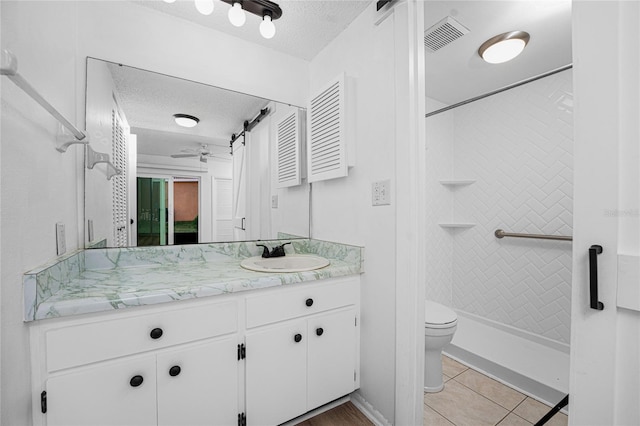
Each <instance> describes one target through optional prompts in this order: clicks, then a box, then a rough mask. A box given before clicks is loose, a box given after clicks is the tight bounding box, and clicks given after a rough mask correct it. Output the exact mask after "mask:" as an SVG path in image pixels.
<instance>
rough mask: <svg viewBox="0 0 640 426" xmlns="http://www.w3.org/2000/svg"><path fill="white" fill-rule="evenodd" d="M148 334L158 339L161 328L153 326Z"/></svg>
mask: <svg viewBox="0 0 640 426" xmlns="http://www.w3.org/2000/svg"><path fill="white" fill-rule="evenodd" d="M149 336H151V338H152V339H159V338H161V337H162V329H161V328H154V329H153V330H151V333H149Z"/></svg>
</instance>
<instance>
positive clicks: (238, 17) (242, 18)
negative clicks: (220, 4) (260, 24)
mask: <svg viewBox="0 0 640 426" xmlns="http://www.w3.org/2000/svg"><path fill="white" fill-rule="evenodd" d="M228 16H229V22H231V24H232V25H233V26H234V27H241V26H243V25H244V23H245V22H246V20H247V14H246V13H244V10H243V9H242V3H241V1H240V0H235V1H234V2H233V6H231V9H229V14H228Z"/></svg>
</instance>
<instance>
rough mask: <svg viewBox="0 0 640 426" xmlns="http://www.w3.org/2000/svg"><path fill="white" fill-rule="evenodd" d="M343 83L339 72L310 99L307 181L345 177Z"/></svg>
mask: <svg viewBox="0 0 640 426" xmlns="http://www.w3.org/2000/svg"><path fill="white" fill-rule="evenodd" d="M344 85H345V76H344V74H341V75H340V76H338V77H336V78H335V79H333V80H331V81H330V82H329V83H328V84H327V85H326V86H325V87H324V88H323V89H322V90H320V91H318V92H317V94H316V95H315V96H313V97H312V98H311V102H310V104H309V109H308V114H309V120H308V123H309V124H308V134H309V137H308V138H307V177H308V179H309V182H316V181H320V180H326V179H334V178H338V177H342V176H347V173H348V166H347V158H346V140H345V109H346V107H345V87H344Z"/></svg>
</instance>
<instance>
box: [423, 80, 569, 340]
mask: <svg viewBox="0 0 640 426" xmlns="http://www.w3.org/2000/svg"><path fill="white" fill-rule="evenodd" d="M572 114H573V94H572V72H571V71H564V72H562V73H559V74H555V75H553V76H550V77H546V78H544V79H541V80H538V81H535V82H532V83H529V84H527V85H524V86H520V87H517V88H515V89H511V90H509V91H506V92H503V93H500V94H497V95H494V96H491V97H489V98H486V99H483V100H481V101H477V102H474V103H471V104H467V105H464V106H461V107H458V108H456V109H454V110H450V111H447V112H444V113H441V114H439V115H435V116H432V117H429V118H427V119H426V122H427V132H428V141H429V142H428V146H429V149H428V150H427V163H428V164H432V165H433V167H432V168H431V171H435V172H436V173H442V174H441V175H440V176H431V175H430V176H429V178H428V179H429V181H427V188H428V190H429V191H430V193H431V194H432V196H433V198H432V199H431V200H430V202H429V205H430V206H431V208H430V209H429V211H430V212H431V213H432V214H431V215H428V217H427V220H428V221H433V220H435V221H436V222H447V221H451V219H455V220H458V221H461V222H471V223H475V224H476V225H475V226H474V227H473V228H470V229H438V228H439V227H438V226H437V225H434V224H433V223H429V224H428V226H429V231H428V232H429V233H428V234H427V238H428V240H429V244H430V245H432V244H435V245H436V246H437V247H438V248H440V245H441V244H442V249H441V250H435V249H431V251H432V252H433V256H434V257H435V258H434V260H436V261H437V262H439V263H440V264H441V265H444V266H436V265H430V266H429V268H430V269H432V270H433V273H434V274H435V275H434V276H435V277H436V278H437V279H441V280H443V281H446V280H447V279H451V284H450V288H451V289H452V292H453V299H452V301H451V302H452V304H451V305H452V306H453V307H455V308H456V309H460V310H463V311H466V312H470V313H473V314H475V315H479V316H481V317H484V318H488V319H491V320H493V321H497V322H500V323H503V324H507V325H510V326H513V327H516V328H519V329H522V330H525V331H528V332H531V333H533V334H537V335H540V336H544V337H547V338H549V339H552V340H555V341H558V342H561V343H565V344H567V343H569V334H570V333H569V331H570V308H571V262H572V259H571V257H572V251H571V247H572V245H571V243H570V242H556V241H543V240H523V239H513V238H504V239H501V240H499V239H497V238H495V237H494V235H493V233H494V231H495V230H496V229H504V230H506V231H508V232H522V233H534V234H557V235H572V230H573V228H572V219H573V215H572V203H573V155H572V153H573V122H572V121H573V116H572ZM447 139H448V140H447ZM447 156H449V157H447ZM434 157H435V158H434ZM450 177H456V178H462V179H475V180H476V182H475V183H474V184H472V185H468V186H462V187H458V188H450V189H447V188H445V189H441V188H442V186H441V185H440V186H441V188H438V186H439V185H438V184H437V183H435V182H434V179H436V180H437V179H446V178H450ZM434 214H441V215H447V216H442V217H433V215H434ZM452 243H453V246H452V247H451V244H452ZM451 248H452V252H450V249H451ZM436 251H439V252H436ZM448 255H452V258H449V259H446V257H445V256H448ZM430 259H431V257H430ZM448 268H450V271H452V274H451V275H449V274H448V271H447V269H448ZM428 276H429V274H428ZM448 291H449V289H448V288H447V285H446V284H443V283H441V282H433V281H427V294H428V295H430V296H431V297H433V298H435V299H436V300H443V301H445V302H446V296H447V293H448Z"/></svg>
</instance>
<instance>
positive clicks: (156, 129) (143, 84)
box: [109, 63, 269, 155]
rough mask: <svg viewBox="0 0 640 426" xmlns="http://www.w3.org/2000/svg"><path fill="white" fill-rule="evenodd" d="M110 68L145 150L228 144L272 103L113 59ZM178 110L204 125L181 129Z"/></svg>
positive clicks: (161, 151) (154, 151)
mask: <svg viewBox="0 0 640 426" xmlns="http://www.w3.org/2000/svg"><path fill="white" fill-rule="evenodd" d="M109 70H110V71H111V75H112V76H113V80H114V82H115V86H116V90H117V91H118V95H119V100H120V104H121V105H120V106H121V108H122V110H123V111H124V113H125V115H126V117H127V121H128V122H129V125H130V126H131V128H132V132H133V133H136V134H137V135H138V152H139V153H142V154H156V155H170V154H175V153H178V152H179V151H180V149H184V148H197V147H199V146H201V145H203V144H208V145H210V147H211V146H212V145H220V146H222V147H226V146H228V145H229V140H230V139H231V134H232V133H238V132H240V131H241V130H242V128H243V123H244V121H245V120H252V119H253V118H254V117H255V116H257V115H258V114H259V112H260V110H261V109H262V108H264V107H265V106H266V105H267V104H268V103H269V101H268V100H266V99H262V98H257V97H255V96H249V95H245V94H242V93H237V92H232V91H230V90H224V89H220V88H218V87H213V86H209V85H206V84H200V83H195V82H193V81H188V80H183V79H180V78H175V77H169V76H166V75H163V74H157V73H153V72H149V71H144V70H140V69H137V68H131V67H126V66H121V65H117V64H113V63H109ZM177 113H182V114H189V115H193V116H196V117H198V118H199V119H200V123H198V125H197V126H196V127H193V128H184V127H180V126H178V125H177V124H176V123H175V121H174V120H173V114H177ZM163 132H164V133H165V134H163ZM176 147H178V148H176Z"/></svg>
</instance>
